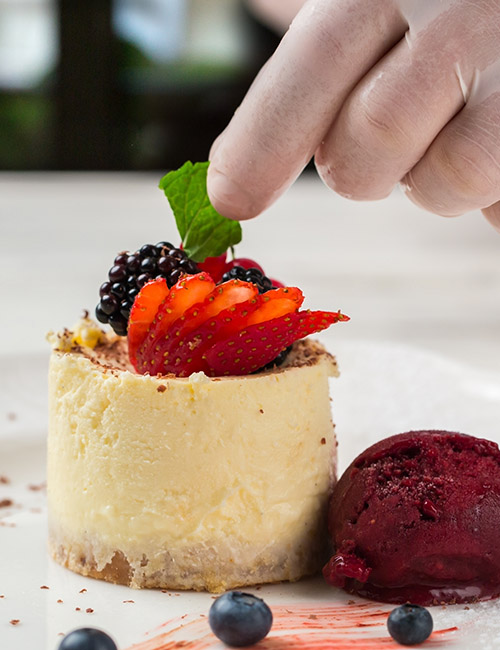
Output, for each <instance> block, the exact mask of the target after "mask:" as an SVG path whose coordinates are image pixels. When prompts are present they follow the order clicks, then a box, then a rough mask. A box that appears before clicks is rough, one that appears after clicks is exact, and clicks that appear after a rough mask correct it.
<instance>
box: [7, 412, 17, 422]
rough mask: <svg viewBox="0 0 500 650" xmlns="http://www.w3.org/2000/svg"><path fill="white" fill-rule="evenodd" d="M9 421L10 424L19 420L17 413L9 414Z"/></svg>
mask: <svg viewBox="0 0 500 650" xmlns="http://www.w3.org/2000/svg"><path fill="white" fill-rule="evenodd" d="M7 420H9V421H10V422H14V420H17V415H16V413H7Z"/></svg>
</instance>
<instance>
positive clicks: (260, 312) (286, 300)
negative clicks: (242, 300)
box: [246, 287, 304, 325]
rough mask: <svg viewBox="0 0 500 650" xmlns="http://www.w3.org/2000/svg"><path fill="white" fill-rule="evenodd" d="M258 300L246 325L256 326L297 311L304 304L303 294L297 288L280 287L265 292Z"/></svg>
mask: <svg viewBox="0 0 500 650" xmlns="http://www.w3.org/2000/svg"><path fill="white" fill-rule="evenodd" d="M259 299H260V305H259V307H258V309H256V310H255V311H254V312H253V313H252V314H251V316H250V317H249V318H248V321H247V323H246V324H247V325H256V324H257V323H263V322H264V321H267V320H272V319H273V318H278V317H279V316H285V314H289V313H291V312H294V311H297V309H299V307H300V306H301V305H302V303H303V302H304V294H303V293H302V291H301V290H300V289H299V288H298V287H282V288H280V289H272V290H271V291H266V293H263V294H261V295H260V296H259Z"/></svg>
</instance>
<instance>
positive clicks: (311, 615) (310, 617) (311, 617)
mask: <svg viewBox="0 0 500 650" xmlns="http://www.w3.org/2000/svg"><path fill="white" fill-rule="evenodd" d="M307 618H309V619H311V621H315V620H316V619H317V618H318V617H317V616H316V614H309V616H308V617H307Z"/></svg>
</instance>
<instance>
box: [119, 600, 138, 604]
mask: <svg viewBox="0 0 500 650" xmlns="http://www.w3.org/2000/svg"><path fill="white" fill-rule="evenodd" d="M122 602H123V603H135V600H123V601H122Z"/></svg>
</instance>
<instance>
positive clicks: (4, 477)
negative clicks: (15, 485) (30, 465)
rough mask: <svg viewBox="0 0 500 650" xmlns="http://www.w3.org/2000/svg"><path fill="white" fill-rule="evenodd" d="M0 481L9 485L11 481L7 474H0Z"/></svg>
mask: <svg viewBox="0 0 500 650" xmlns="http://www.w3.org/2000/svg"><path fill="white" fill-rule="evenodd" d="M0 483H2V485H8V484H9V483H10V479H8V478H7V477H6V476H0Z"/></svg>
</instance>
